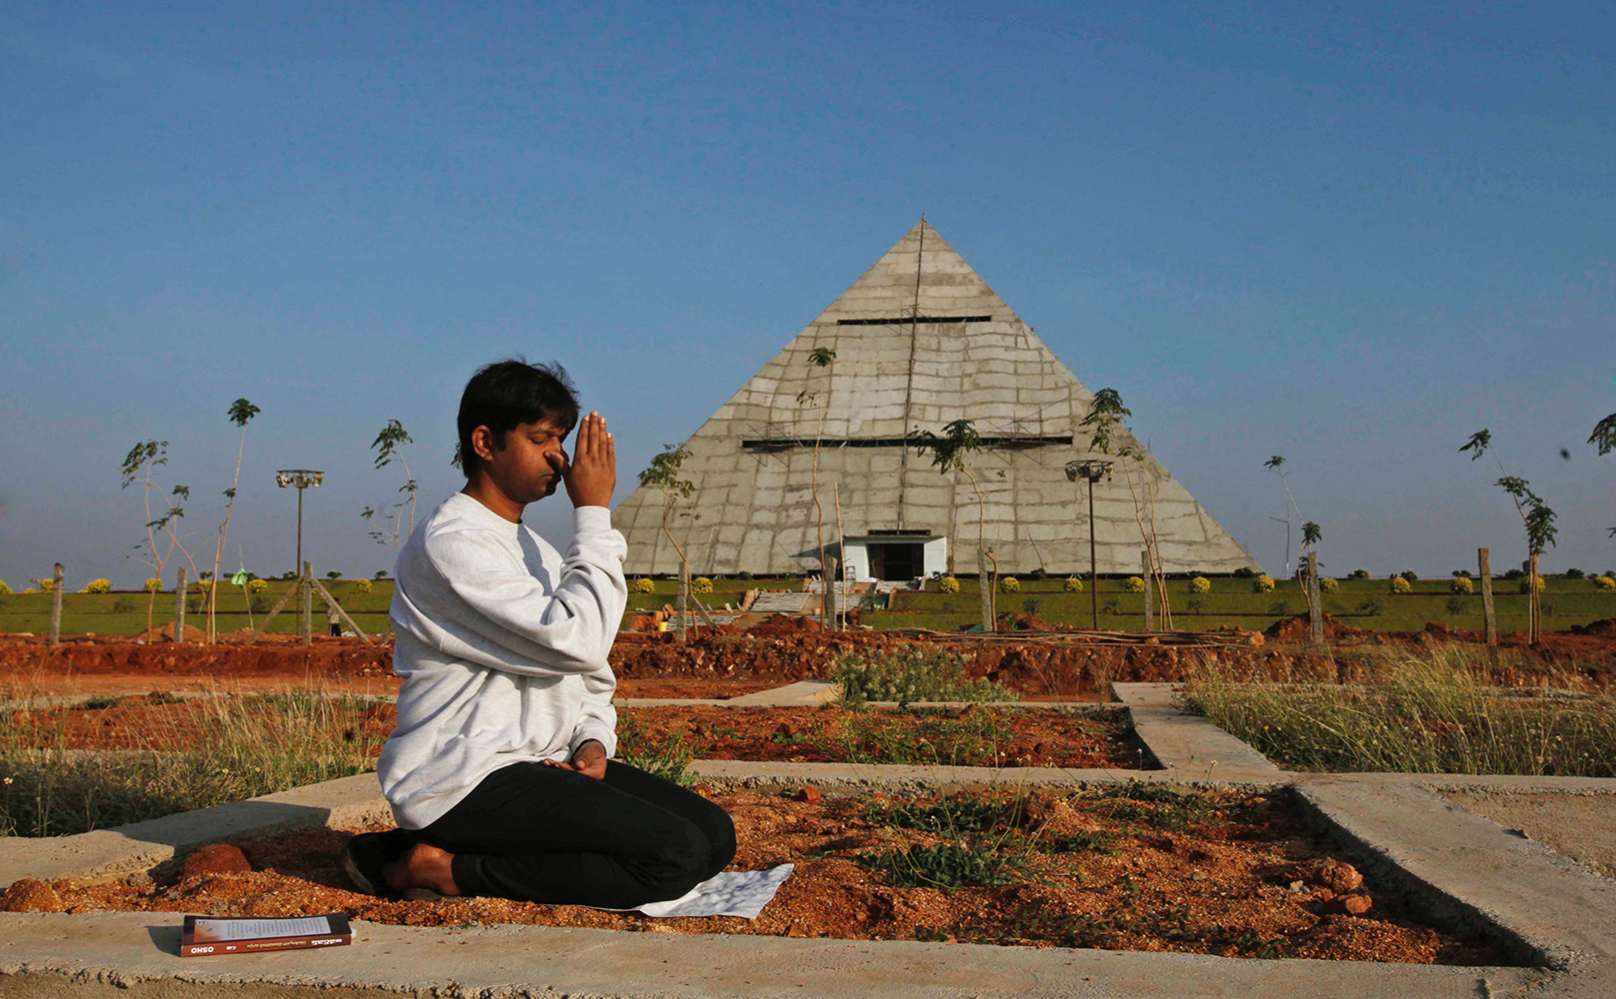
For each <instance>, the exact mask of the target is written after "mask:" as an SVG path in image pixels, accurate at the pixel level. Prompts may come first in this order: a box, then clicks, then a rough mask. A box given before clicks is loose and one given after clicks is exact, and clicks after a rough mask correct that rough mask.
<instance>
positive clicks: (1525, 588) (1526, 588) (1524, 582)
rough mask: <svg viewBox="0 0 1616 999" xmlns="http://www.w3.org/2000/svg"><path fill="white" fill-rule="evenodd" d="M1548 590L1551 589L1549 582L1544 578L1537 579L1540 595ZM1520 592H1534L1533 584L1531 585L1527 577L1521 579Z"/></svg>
mask: <svg viewBox="0 0 1616 999" xmlns="http://www.w3.org/2000/svg"><path fill="white" fill-rule="evenodd" d="M1548 588H1549V581H1548V580H1546V579H1544V578H1543V577H1542V576H1539V577H1537V591H1538V592H1539V593H1542V592H1543V591H1544V590H1546V589H1548ZM1520 591H1521V592H1522V593H1531V592H1532V583H1531V581H1530V578H1529V577H1525V576H1523V577H1521V582H1520Z"/></svg>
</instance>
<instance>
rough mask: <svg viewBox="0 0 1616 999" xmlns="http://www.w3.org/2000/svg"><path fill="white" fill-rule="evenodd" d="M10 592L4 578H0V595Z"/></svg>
mask: <svg viewBox="0 0 1616 999" xmlns="http://www.w3.org/2000/svg"><path fill="white" fill-rule="evenodd" d="M10 592H11V587H9V586H7V585H6V581H5V580H3V579H0V597H3V596H6V595H7V594H9V593H10Z"/></svg>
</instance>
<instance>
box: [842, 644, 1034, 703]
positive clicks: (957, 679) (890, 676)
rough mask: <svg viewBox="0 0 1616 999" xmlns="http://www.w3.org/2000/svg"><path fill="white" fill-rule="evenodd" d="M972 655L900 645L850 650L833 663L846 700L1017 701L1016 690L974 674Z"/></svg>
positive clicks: (857, 701) (849, 701)
mask: <svg viewBox="0 0 1616 999" xmlns="http://www.w3.org/2000/svg"><path fill="white" fill-rule="evenodd" d="M970 666H971V660H970V658H969V657H967V656H964V655H961V654H959V653H957V652H950V651H947V650H945V649H937V648H928V647H925V646H912V645H905V646H898V647H896V648H882V649H870V650H866V651H855V652H848V653H844V654H843V655H841V656H839V657H837V658H836V659H835V660H834V661H833V662H832V663H831V669H830V676H831V679H832V680H833V681H835V682H836V683H837V684H838V685H839V686H840V688H841V690H840V694H839V696H840V700H841V703H842V704H843V705H846V706H848V707H856V706H860V705H863V704H865V703H868V702H869V701H897V702H898V704H899V705H907V704H911V703H913V702H915V701H977V702H981V701H1013V700H1016V699H1017V697H1018V696H1019V695H1018V694H1016V692H1015V691H1013V690H1010V689H1009V688H1007V687H1003V686H1000V685H999V684H997V683H993V682H991V681H988V680H972V679H970V677H969V673H970Z"/></svg>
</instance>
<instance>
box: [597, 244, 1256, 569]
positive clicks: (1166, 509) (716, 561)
mask: <svg viewBox="0 0 1616 999" xmlns="http://www.w3.org/2000/svg"><path fill="white" fill-rule="evenodd" d="M821 348H825V349H828V350H830V351H834V358H833V359H831V360H830V361H829V363H828V364H825V365H823V366H821V365H819V364H816V363H815V362H814V360H813V356H812V355H814V353H815V351H817V350H820V349H821ZM821 359H823V355H821ZM1093 400H1094V396H1093V393H1091V392H1090V391H1089V390H1088V389H1087V388H1086V387H1084V385H1083V383H1082V382H1080V381H1079V380H1078V379H1077V376H1076V375H1074V374H1073V373H1072V372H1071V370H1070V369H1068V368H1067V367H1066V365H1064V364H1062V363H1061V362H1060V360H1059V359H1058V358H1056V357H1055V355H1054V353H1053V352H1051V351H1050V349H1049V348H1048V347H1047V346H1045V345H1044V343H1043V342H1042V341H1041V340H1039V339H1038V337H1037V335H1036V334H1035V333H1034V332H1033V330H1032V329H1031V328H1030V327H1028V326H1027V324H1026V323H1024V322H1022V321H1021V319H1020V318H1019V317H1017V316H1016V314H1015V313H1014V312H1012V311H1011V309H1010V307H1009V306H1008V305H1006V304H1005V303H1004V301H1003V300H1001V299H1000V298H999V296H998V295H996V294H994V292H993V290H992V289H991V288H990V287H988V285H987V283H986V282H985V281H983V280H982V278H981V277H979V276H978V275H977V273H976V272H975V271H974V270H972V269H971V267H970V265H969V264H967V263H966V262H965V261H964V259H963V258H961V257H960V255H959V254H958V253H956V252H955V251H954V249H953V248H952V247H950V246H949V245H948V243H947V242H946V241H945V240H944V239H943V238H942V236H941V235H939V234H938V232H937V230H936V229H934V228H933V227H932V226H931V225H930V223H928V222H927V221H926V220H925V219H922V220H921V221H920V222H919V223H918V224H917V225H916V226H915V227H914V228H913V229H911V230H910V231H909V232H908V233H907V234H906V235H905V236H904V237H903V238H902V239H900V240H899V241H898V243H897V245H895V246H893V247H892V249H891V250H889V251H887V253H886V254H885V255H884V256H882V257H881V258H880V259H879V260H877V261H876V262H875V264H874V266H872V267H871V268H870V269H869V270H868V271H866V272H865V273H864V275H863V276H862V277H860V278H859V279H858V280H857V281H855V282H854V283H853V285H852V287H850V288H848V289H847V290H846V291H845V292H843V293H842V294H841V295H840V296H839V297H838V298H837V299H836V300H835V301H834V302H832V303H831V304H830V306H829V307H828V308H826V309H825V311H824V312H822V313H820V315H819V316H818V317H817V318H815V319H814V320H813V322H811V323H809V324H808V326H807V327H806V328H804V329H803V330H802V332H800V333H798V334H797V336H796V337H794V338H793V339H792V340H791V341H790V342H789V343H787V344H786V345H785V346H784V347H783V348H782V349H781V350H780V352H779V353H778V354H776V355H775V357H774V358H773V359H771V360H770V361H769V362H768V363H767V364H765V365H764V366H763V368H762V370H760V371H759V372H758V373H757V374H756V375H754V376H753V377H752V378H751V379H749V380H748V381H747V382H746V384H744V385H742V386H741V387H740V389H739V390H738V391H736V392H735V394H734V395H732V396H730V398H729V399H728V401H726V402H725V403H724V404H723V405H722V406H720V407H719V408H718V410H717V411H716V412H715V413H714V414H713V415H712V417H711V418H709V419H708V420H707V421H706V422H705V423H703V424H702V425H701V426H700V427H699V428H697V430H696V432H695V433H694V434H692V435H691V436H690V437H689V438H688V439H687V440H686V441H685V442H684V447H685V449H686V451H687V452H688V457H687V458H686V460H685V462H684V465H683V467H682V468H681V469H680V475H681V477H682V478H685V479H687V480H689V481H690V482H691V484H692V485H693V486H694V489H693V491H692V493H691V495H690V496H689V497H688V498H686V499H682V500H680V502H679V503H678V505H677V506H676V507H675V511H674V515H673V518H672V520H671V522H670V528H671V530H672V532H673V534H674V536H675V537H676V538H677V539H678V541H679V543H680V545H681V546H682V547H683V548H684V549H685V552H686V554H687V555H688V556H689V558H690V562H691V569H692V571H693V572H696V573H699V574H703V575H709V576H711V575H733V574H736V573H740V572H748V573H752V574H754V575H760V576H761V575H792V574H803V573H814V572H817V571H819V569H820V540H819V539H820V537H821V535H823V538H824V552H825V554H826V555H835V554H836V553H837V551H838V550H840V551H842V552H843V553H844V560H845V562H846V563H847V567H848V572H849V576H850V578H853V579H858V580H877V579H881V580H891V579H895V578H896V577H897V574H902V573H912V574H913V576H915V577H920V576H929V575H933V574H936V573H939V572H941V573H962V574H964V573H975V572H977V571H978V566H977V558H978V556H977V551H978V547H979V544H978V543H979V540H980V542H981V544H982V545H983V546H985V547H986V548H987V549H988V550H989V552H990V553H991V555H992V557H993V558H994V559H996V560H997V566H996V568H997V571H998V572H1000V573H1005V574H1011V573H1014V574H1026V573H1032V572H1035V571H1037V570H1043V571H1044V572H1047V573H1050V574H1060V575H1066V574H1074V573H1083V574H1086V573H1087V572H1088V571H1089V559H1090V539H1091V532H1092V538H1093V551H1094V557H1095V562H1096V568H1097V569H1098V571H1099V572H1100V573H1102V574H1115V573H1123V572H1126V573H1135V572H1138V571H1139V569H1140V551H1141V549H1142V548H1143V542H1142V538H1141V526H1140V521H1141V516H1142V511H1144V510H1147V509H1148V512H1149V515H1150V521H1151V523H1150V525H1149V526H1150V528H1151V529H1152V530H1153V531H1154V536H1155V539H1156V543H1157V545H1158V548H1159V554H1160V558H1161V560H1162V567H1163V569H1164V571H1166V572H1169V573H1177V572H1189V571H1200V572H1205V573H1214V574H1216V573H1229V572H1233V571H1235V570H1237V569H1241V568H1254V569H1255V568H1258V565H1257V563H1256V561H1255V560H1253V559H1252V558H1251V556H1250V555H1249V554H1248V553H1247V552H1246V551H1245V549H1243V548H1242V547H1241V546H1240V545H1239V544H1237V543H1236V542H1235V541H1234V539H1233V538H1231V537H1230V536H1229V534H1228V532H1226V531H1225V530H1224V529H1223V528H1222V527H1221V526H1220V525H1219V524H1218V523H1217V522H1216V521H1215V520H1214V519H1213V518H1212V516H1211V514H1209V513H1208V512H1207V511H1206V510H1205V509H1204V508H1202V507H1201V505H1200V504H1199V503H1198V502H1196V501H1195V499H1194V498H1193V497H1192V496H1190V494H1189V493H1188V492H1187V491H1186V490H1185V489H1184V487H1183V486H1182V485H1180V484H1179V482H1178V481H1177V480H1176V479H1175V478H1173V476H1172V475H1171V474H1170V473H1169V472H1168V471H1167V469H1166V468H1164V467H1163V466H1162V465H1161V463H1160V462H1158V461H1157V460H1156V459H1155V457H1154V456H1153V455H1151V454H1150V453H1149V452H1147V451H1145V450H1144V448H1143V447H1142V446H1141V445H1140V444H1139V443H1138V442H1137V441H1136V440H1135V439H1134V438H1133V437H1132V436H1131V435H1129V434H1128V433H1127V432H1126V431H1123V432H1121V433H1120V434H1118V435H1117V436H1116V440H1115V442H1114V448H1113V449H1115V448H1116V447H1131V448H1133V449H1135V450H1136V451H1137V452H1138V454H1139V455H1140V457H1139V458H1137V459H1131V460H1130V464H1129V474H1128V477H1127V479H1126V480H1124V479H1122V478H1120V477H1117V476H1113V477H1112V478H1111V479H1109V480H1102V481H1100V482H1099V483H1098V484H1096V485H1095V487H1094V489H1095V493H1094V518H1093V522H1092V525H1091V522H1090V519H1089V514H1088V497H1087V495H1086V493H1085V489H1086V488H1087V486H1086V484H1085V483H1083V482H1078V483H1076V484H1074V483H1073V482H1071V481H1069V480H1068V478H1067V475H1066V471H1065V469H1066V465H1067V463H1068V462H1071V461H1074V460H1076V461H1083V460H1089V459H1092V458H1103V457H1105V456H1104V455H1099V454H1097V453H1096V452H1093V451H1091V449H1090V447H1089V443H1090V438H1089V434H1088V432H1087V428H1084V427H1082V426H1081V423H1082V420H1083V418H1084V416H1085V415H1087V414H1088V413H1089V411H1090V408H1091V407H1092V404H1093ZM957 419H967V420H970V421H971V422H972V424H973V425H974V427H975V428H976V431H977V433H978V434H979V435H980V436H981V437H982V440H983V444H984V447H983V449H982V450H981V451H980V452H978V453H976V454H975V455H974V456H972V458H971V466H972V469H973V472H974V473H975V475H976V478H977V482H978V484H979V486H980V487H981V489H982V491H983V494H984V495H983V498H982V503H981V504H980V506H979V504H978V498H977V495H976V492H975V490H974V489H973V488H972V486H971V484H970V482H969V481H968V480H967V479H966V477H965V476H964V475H962V474H959V473H953V472H951V473H947V474H942V473H939V471H938V470H937V468H936V467H935V466H934V465H933V464H932V462H931V460H930V459H929V458H928V457H926V456H924V455H922V454H920V453H919V452H918V451H916V450H915V449H914V448H913V447H912V446H906V443H905V442H906V438H907V435H908V434H910V433H912V432H915V431H927V430H929V431H932V432H934V433H937V432H941V429H942V427H943V426H945V425H946V424H948V423H949V422H951V421H953V420H957ZM816 440H817V442H818V448H817V452H818V474H817V483H818V489H817V492H818V505H817V508H816V503H815V490H814V482H815V480H816V476H815V473H814V461H815V451H816V447H815V442H816ZM1130 486H1131V489H1130ZM1141 496H1143V497H1144V498H1145V499H1147V500H1148V504H1146V505H1144V506H1142V505H1141V503H1140V497H1141ZM662 503H663V498H662V494H661V493H659V492H658V491H656V490H655V489H647V488H640V489H637V490H635V491H634V492H633V493H632V494H630V495H629V496H628V498H627V499H625V500H624V501H623V502H622V504H620V505H619V506H618V508H617V510H616V511H615V513H614V515H613V521H614V523H615V524H616V526H617V527H618V528H619V529H620V530H622V531H623V533H624V535H625V536H626V537H627V539H628V543H629V552H628V558H627V562H626V564H625V570H626V571H627V572H628V573H629V574H631V575H662V574H672V573H677V572H678V571H679V556H678V553H677V552H676V551H675V549H674V546H673V545H672V544H670V543H669V541H668V538H667V537H666V535H665V534H664V533H663V530H662ZM838 504H839V507H840V517H841V532H840V535H838V532H837V509H836V507H837V506H838ZM821 523H823V527H822V528H821V527H820V524H821ZM994 569H995V566H994V565H993V564H992V563H991V562H990V563H989V564H988V566H987V571H994Z"/></svg>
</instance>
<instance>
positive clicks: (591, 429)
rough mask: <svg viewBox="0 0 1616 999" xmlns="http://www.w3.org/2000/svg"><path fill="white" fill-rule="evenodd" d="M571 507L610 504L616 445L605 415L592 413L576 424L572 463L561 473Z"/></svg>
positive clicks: (613, 484)
mask: <svg viewBox="0 0 1616 999" xmlns="http://www.w3.org/2000/svg"><path fill="white" fill-rule="evenodd" d="M562 475H563V478H564V480H565V481H566V483H567V496H568V497H569V498H571V500H572V505H573V506H610V505H611V502H612V492H613V490H615V489H616V488H617V446H616V444H614V443H613V441H612V435H611V434H609V433H607V432H606V418H605V417H604V416H601V415H600V414H599V413H596V412H591V413H590V414H589V415H588V416H586V417H584V418H583V419H582V420H581V421H580V422H579V424H578V442H577V445H576V447H575V448H574V450H573V457H572V462H571V464H569V465H568V466H567V468H566V470H565V471H564V472H563V473H562Z"/></svg>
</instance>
